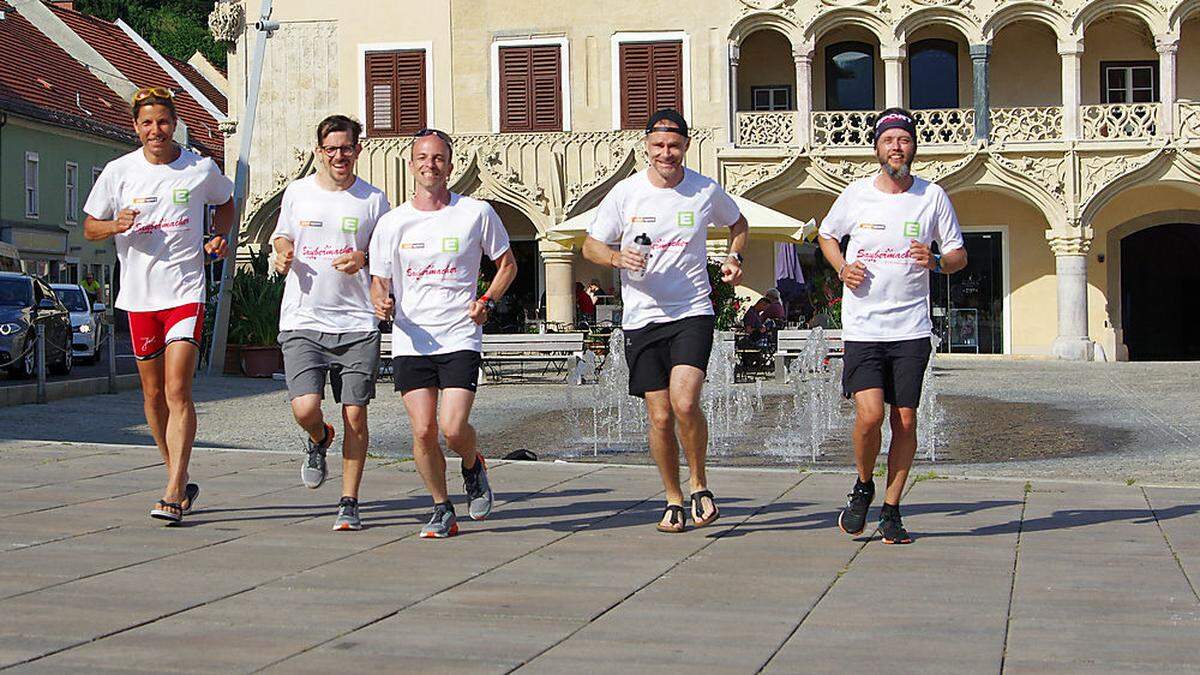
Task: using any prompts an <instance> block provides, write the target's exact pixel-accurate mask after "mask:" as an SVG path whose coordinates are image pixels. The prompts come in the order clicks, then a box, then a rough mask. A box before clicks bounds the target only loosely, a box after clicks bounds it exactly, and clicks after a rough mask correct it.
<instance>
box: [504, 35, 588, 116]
mask: <svg viewBox="0 0 1200 675" xmlns="http://www.w3.org/2000/svg"><path fill="white" fill-rule="evenodd" d="M546 46H557V47H558V52H559V55H560V58H561V60H562V67H561V68H560V69H559V70H560V71H561V73H562V78H561V81H560V82H559V87H560V89H561V92H562V93H561V94H559V96H560V98H561V99H562V127H563V128H562V130H563V131H570V130H571V48H570V43H569V41H568V39H567V38H566V37H540V38H539V37H530V38H506V37H497V38H495V39H494V40H492V86H491V93H492V133H493V134H498V133H500V48H501V47H546Z"/></svg>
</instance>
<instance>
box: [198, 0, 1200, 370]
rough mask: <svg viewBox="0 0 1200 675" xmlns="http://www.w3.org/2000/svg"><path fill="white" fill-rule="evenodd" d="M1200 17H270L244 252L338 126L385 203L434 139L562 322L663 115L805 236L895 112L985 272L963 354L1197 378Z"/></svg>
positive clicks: (244, 43) (757, 279) (1119, 9)
mask: <svg viewBox="0 0 1200 675" xmlns="http://www.w3.org/2000/svg"><path fill="white" fill-rule="evenodd" d="M243 1H244V0H243ZM257 7H258V3H257V2H250V3H249V9H248V10H247V9H246V8H243V7H242V5H241V4H239V3H238V2H221V3H219V4H218V6H217V9H216V11H215V12H214V19H215V20H214V22H213V25H214V32H215V33H217V34H218V37H221V38H223V39H226V40H228V41H229V42H230V44H231V47H230V49H231V59H230V73H229V75H230V84H231V86H232V89H233V91H234V94H233V95H232V96H231V104H230V105H231V117H233V118H234V119H236V118H238V117H239V116H240V115H241V114H242V111H241V109H240V108H241V105H240V103H239V101H240V100H241V99H242V95H241V93H240V92H243V91H244V88H245V83H246V77H245V75H246V68H247V64H246V55H247V54H248V53H249V51H250V49H249V46H250V42H249V40H251V39H252V38H253V36H254V31H253V30H252V29H251V30H249V31H246V30H245V28H244V25H245V24H244V21H242V19H244V17H245V14H246V12H247V11H249V12H251V13H253V12H256V11H257ZM1198 7H1200V0H1183V1H1182V2H1175V1H1173V0H1162V2H1159V1H1158V0H1153V1H1152V0H1090V1H1087V2H1079V1H1078V0H1048V1H1043V0H1037V1H1034V0H1018V1H1015V2H1014V1H1000V2H997V1H996V0H692V1H691V2H688V3H685V4H683V5H678V6H673V7H668V6H666V5H663V4H661V3H646V2H641V1H639V2H633V1H630V0H608V1H606V2H596V3H546V2H541V1H538V0H505V1H503V2H501V1H500V0H435V1H433V2H429V1H424V2H415V1H410V0H396V1H392V2H378V1H377V0H342V1H341V2H337V3H331V2H327V1H326V0H320V1H318V0H286V1H283V2H280V1H278V0H277V1H276V2H275V13H274V15H273V16H272V18H273V19H275V20H278V21H280V22H281V23H282V28H281V30H280V31H278V32H277V33H276V34H275V35H274V37H273V38H271V40H270V43H269V48H268V56H267V60H266V66H265V71H264V85H263V91H262V97H261V99H260V103H259V120H258V123H257V127H256V130H255V136H254V144H253V147H254V150H253V152H252V155H251V162H252V166H253V167H254V173H253V175H252V182H251V206H250V209H249V210H248V211H247V225H248V234H249V236H250V237H251V238H252V241H260V240H261V238H262V237H263V236H265V233H267V232H269V231H270V227H271V225H272V224H273V221H274V218H275V214H276V213H277V210H278V203H279V198H280V193H281V190H282V187H283V186H284V185H285V184H286V182H287V181H289V180H291V179H292V178H294V177H296V176H298V175H302V174H304V173H305V172H307V171H310V170H311V154H310V153H311V148H312V146H313V145H314V139H312V138H310V135H311V133H312V129H313V127H314V126H315V123H316V122H317V121H318V120H319V119H320V118H322V117H324V116H325V115H327V114H330V113H333V112H348V113H351V114H353V115H356V116H357V117H358V118H359V119H362V120H363V121H364V123H365V124H366V127H367V129H368V132H367V140H366V141H365V143H364V145H365V151H364V155H363V158H362V166H361V173H362V175H363V176H364V178H366V179H368V180H370V181H372V182H373V183H375V184H376V185H379V186H380V187H382V188H384V189H385V190H386V191H387V192H388V194H389V196H390V197H391V199H392V201H393V202H394V203H395V202H398V201H402V200H403V199H405V198H406V196H407V194H408V190H409V189H410V188H409V186H410V185H411V181H410V178H409V177H408V176H407V174H406V165H405V160H406V152H407V150H408V147H409V146H410V143H411V138H410V136H411V132H412V131H414V130H415V129H417V128H420V127H422V126H434V127H438V128H441V129H443V130H445V131H447V132H449V133H452V134H453V135H454V136H455V138H456V139H457V143H456V146H455V154H456V171H455V176H454V178H453V189H455V190H456V191H461V192H465V193H469V194H473V195H476V196H479V197H482V198H485V199H488V200H490V201H491V202H492V203H493V204H494V205H495V206H496V208H497V210H498V211H499V213H500V215H501V216H502V217H503V219H504V221H505V224H506V226H507V227H508V229H509V231H510V233H511V235H512V236H513V239H514V241H516V242H517V243H516V244H515V245H514V250H515V252H516V253H517V254H518V259H519V261H520V262H521V263H522V264H523V265H524V266H525V267H526V268H527V269H528V270H529V274H531V275H533V276H531V277H530V278H529V280H528V284H529V285H531V286H532V287H533V288H534V296H533V297H535V298H536V297H538V296H539V295H540V294H541V293H542V292H544V293H545V295H546V305H547V314H548V318H550V319H551V320H560V321H561V320H570V318H572V317H573V306H574V300H573V294H572V286H573V282H574V281H576V280H581V281H587V280H589V279H591V278H601V279H607V278H608V277H606V276H605V274H606V272H605V271H602V270H599V269H596V268H594V267H592V266H591V265H589V264H588V263H586V262H584V261H583V260H582V259H581V257H580V256H579V253H578V247H577V246H575V245H574V244H573V240H572V239H571V236H572V235H576V234H578V225H577V224H578V223H579V222H580V221H581V220H583V218H580V216H581V215H582V214H586V212H587V211H588V210H589V209H591V208H593V207H594V206H595V205H596V204H597V203H598V202H599V200H600V198H602V197H603V195H604V194H605V193H606V192H607V190H608V189H609V188H610V187H611V185H612V184H614V183H615V182H616V181H618V180H620V179H622V178H624V177H625V176H627V175H629V173H631V172H633V171H636V170H637V169H638V168H639V166H640V165H641V161H642V158H641V151H640V148H639V145H638V141H639V139H640V133H638V132H637V131H636V129H637V128H638V127H640V126H641V125H642V121H643V120H644V119H645V115H646V111H647V110H649V109H651V108H654V107H662V106H665V105H674V106H677V107H681V108H682V109H683V112H684V113H685V115H686V116H687V117H688V119H689V121H690V122H691V123H692V125H693V126H694V127H695V128H696V134H695V138H694V140H693V145H692V149H691V152H690V155H689V160H688V161H689V164H690V165H691V166H692V167H693V168H695V169H697V170H699V171H701V172H703V173H706V174H709V175H712V176H715V177H717V178H718V179H719V180H720V181H721V182H722V183H723V184H724V185H725V187H726V188H727V189H728V190H729V191H730V192H731V193H734V194H736V195H740V196H743V197H745V198H748V199H750V200H753V201H754V202H757V203H758V204H761V205H763V206H765V207H770V208H771V209H775V210H777V211H780V212H782V213H785V214H787V215H790V216H792V217H793V218H795V219H797V220H799V221H806V220H808V219H810V218H816V219H817V220H819V219H820V218H821V217H822V216H823V215H824V213H825V211H826V210H827V209H828V208H829V206H830V205H831V204H832V202H833V199H834V198H835V197H836V195H837V194H838V192H839V191H840V190H841V189H842V188H843V187H844V186H845V185H846V184H847V183H848V182H849V181H851V180H853V179H854V178H857V177H859V176H863V175H867V174H869V173H871V172H873V171H875V170H876V169H877V163H876V161H875V160H874V156H873V151H872V146H871V139H870V137H869V133H868V130H869V128H870V123H871V120H872V116H873V112H872V111H876V110H879V109H881V108H884V107H887V106H892V105H903V106H907V107H910V108H912V109H914V111H915V112H916V114H917V116H918V118H919V122H920V124H919V134H920V137H921V138H920V139H919V140H920V143H921V147H920V150H919V154H918V158H917V163H916V166H915V167H914V170H915V172H916V173H917V174H919V175H922V176H924V177H926V178H930V179H933V180H936V181H938V182H939V183H940V184H941V185H942V186H943V187H945V188H946V189H947V191H948V192H949V193H950V196H951V199H952V201H953V202H954V204H955V207H956V209H957V211H958V214H959V218H960V220H961V222H962V224H963V225H964V230H965V232H966V237H967V245H968V252H969V254H970V258H971V266H970V267H969V268H968V270H966V271H965V272H963V273H960V274H958V275H955V276H953V277H950V278H949V279H946V278H941V277H934V279H935V283H934V285H935V288H934V293H933V298H934V306H933V307H932V313H933V315H934V317H935V320H937V322H938V325H939V326H943V327H947V326H948V328H946V330H947V331H948V332H947V333H946V337H948V338H949V340H948V342H949V344H948V348H952V349H953V350H954V351H975V350H979V351H981V352H993V353H1005V354H1040V355H1057V356H1059V357H1063V358H1071V359H1093V358H1096V359H1106V360H1124V359H1130V358H1133V359H1148V358H1159V359H1161V358H1197V357H1200V340H1198V339H1196V338H1195V337H1194V336H1195V335H1196V331H1195V330H1193V329H1195V328H1198V327H1200V326H1198V325H1197V323H1198V320H1197V318H1196V317H1198V316H1200V305H1198V303H1200V301H1198V300H1197V299H1196V298H1197V297H1200V296H1197V294H1196V293H1194V292H1192V290H1193V289H1195V288H1197V287H1200V284H1198V282H1200V266H1197V265H1196V264H1195V261H1196V259H1197V258H1198V257H1200V203H1198V202H1197V201H1196V195H1197V193H1198V190H1197V178H1198V177H1200V69H1198V68H1191V67H1189V66H1188V64H1192V65H1200V21H1197V20H1196V19H1197V18H1200V17H1198V16H1197V14H1196V9H1197V8H1198ZM254 18H256V17H252V18H251V19H250V22H251V23H253V20H254ZM233 135H234V138H231V139H230V141H231V142H228V143H227V144H226V147H227V148H228V149H229V152H231V153H232V152H236V148H237V146H238V143H237V138H236V136H237V132H236V130H234V133H233ZM232 159H233V158H232V157H231V158H230V160H229V161H228V162H227V165H228V166H233V165H234V162H233V161H232ZM572 228H574V229H572ZM773 253H774V249H773V244H772V242H770V241H768V240H765V239H757V240H755V241H753V242H752V245H751V251H750V255H749V256H748V262H747V266H748V269H749V273H748V279H747V282H746V285H747V290H748V291H762V290H765V288H767V287H769V286H771V285H773V283H774V269H773V263H774V260H773Z"/></svg>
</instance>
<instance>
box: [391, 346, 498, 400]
mask: <svg viewBox="0 0 1200 675" xmlns="http://www.w3.org/2000/svg"><path fill="white" fill-rule="evenodd" d="M481 360H482V359H481V358H480V354H479V352H477V351H473V350H470V349H464V350H462V351H457V352H450V353H449V354H431V355H429V356H397V357H396V358H395V359H393V361H392V373H393V378H394V379H395V380H396V391H398V392H400V393H402V394H407V393H408V392H410V391H412V390H413V389H425V388H428V387H433V388H435V389H469V390H470V391H475V387H476V386H478V384H479V362H480V361H481Z"/></svg>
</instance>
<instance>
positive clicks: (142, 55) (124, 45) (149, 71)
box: [47, 5, 225, 164]
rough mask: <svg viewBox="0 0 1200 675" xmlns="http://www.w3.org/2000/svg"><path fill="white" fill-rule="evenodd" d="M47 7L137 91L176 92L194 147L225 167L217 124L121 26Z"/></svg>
mask: <svg viewBox="0 0 1200 675" xmlns="http://www.w3.org/2000/svg"><path fill="white" fill-rule="evenodd" d="M47 6H48V7H49V8H50V9H51V10H52V11H53V12H54V13H55V14H57V15H58V17H59V18H60V19H62V20H63V21H64V22H65V23H66V24H67V26H68V27H70V28H71V30H73V31H75V33H76V34H78V35H79V37H81V38H83V40H84V41H85V42H87V43H88V44H89V45H91V46H92V48H93V49H95V50H96V51H98V52H100V54H101V56H103V57H104V58H105V59H108V62H109V63H111V64H113V65H114V66H116V67H117V70H119V71H121V73H120V74H121V75H123V76H124V77H126V78H128V79H129V80H130V81H132V82H133V83H134V84H135V85H137V86H138V87H154V86H158V87H168V88H170V89H171V90H173V91H174V92H176V93H175V107H176V109H177V110H178V111H179V117H180V119H182V120H183V122H184V123H185V124H187V126H188V136H189V141H190V142H191V144H192V145H193V146H195V147H196V148H197V149H198V150H199V151H200V152H201V154H203V155H206V156H208V157H211V158H213V160H215V161H216V162H217V164H223V163H224V160H225V137H224V136H223V135H222V134H221V132H220V130H219V129H217V120H216V119H215V118H213V116H212V115H211V114H210V113H209V112H208V111H207V110H205V109H204V107H203V106H201V105H200V104H199V103H197V102H196V100H195V99H194V98H192V97H191V95H190V94H188V93H187V92H186V91H184V90H183V88H182V87H181V86H180V85H179V83H178V82H176V81H175V79H174V78H172V77H171V76H170V75H168V74H167V71H165V70H163V69H162V68H161V67H159V65H158V64H157V63H156V62H155V61H154V60H153V59H152V58H150V56H149V55H148V54H146V52H144V51H142V49H141V47H139V46H138V45H137V43H136V42H134V41H133V39H132V38H130V37H129V36H128V35H126V34H125V31H123V30H121V27H120V26H118V25H116V24H115V23H109V22H107V21H104V20H102V19H97V18H95V17H91V16H87V15H85V14H80V13H79V12H76V11H73V10H69V9H63V8H61V7H57V6H54V5H47Z"/></svg>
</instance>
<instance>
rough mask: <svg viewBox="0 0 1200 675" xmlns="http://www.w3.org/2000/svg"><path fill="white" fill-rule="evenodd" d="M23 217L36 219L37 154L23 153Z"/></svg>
mask: <svg viewBox="0 0 1200 675" xmlns="http://www.w3.org/2000/svg"><path fill="white" fill-rule="evenodd" d="M25 217H26V218H37V217H38V154H37V153H36V152H26V153H25Z"/></svg>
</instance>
